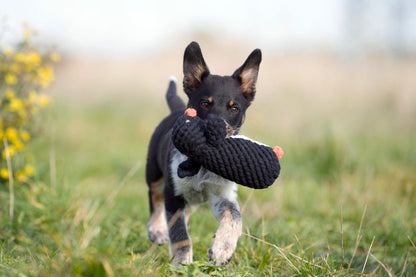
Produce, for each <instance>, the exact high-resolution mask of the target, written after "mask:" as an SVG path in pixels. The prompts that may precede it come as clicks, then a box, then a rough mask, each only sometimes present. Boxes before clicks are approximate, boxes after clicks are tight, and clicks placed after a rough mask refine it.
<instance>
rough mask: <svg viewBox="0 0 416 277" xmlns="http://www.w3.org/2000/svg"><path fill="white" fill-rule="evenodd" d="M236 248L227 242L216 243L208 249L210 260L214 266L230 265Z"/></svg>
mask: <svg viewBox="0 0 416 277" xmlns="http://www.w3.org/2000/svg"><path fill="white" fill-rule="evenodd" d="M234 250H235V247H233V246H231V245H230V244H229V243H227V242H222V243H219V242H214V243H213V244H212V246H211V248H210V249H208V257H209V260H210V261H212V262H213V264H214V265H217V266H222V265H226V264H228V263H229V262H230V261H231V259H232V257H233V254H234Z"/></svg>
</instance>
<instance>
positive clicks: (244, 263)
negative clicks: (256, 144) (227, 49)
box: [0, 92, 416, 276]
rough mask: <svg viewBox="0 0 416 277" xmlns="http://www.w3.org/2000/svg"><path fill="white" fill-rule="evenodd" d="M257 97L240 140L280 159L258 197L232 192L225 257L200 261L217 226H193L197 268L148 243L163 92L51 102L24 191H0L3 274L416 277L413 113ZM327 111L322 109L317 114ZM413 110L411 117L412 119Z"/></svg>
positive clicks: (390, 105)
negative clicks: (238, 233) (219, 261)
mask: <svg viewBox="0 0 416 277" xmlns="http://www.w3.org/2000/svg"><path fill="white" fill-rule="evenodd" d="M302 97H303V96H301V95H297V94H296V93H293V94H287V95H286V94H285V96H282V97H279V96H277V95H271V94H269V95H268V96H266V95H264V96H261V95H260V94H259V96H258V99H257V100H256V101H255V102H254V104H253V107H251V108H250V109H249V111H248V115H247V121H246V124H245V126H244V128H243V133H244V134H245V135H248V136H250V137H252V138H253V139H256V140H259V141H262V142H264V143H267V144H269V145H280V146H281V147H282V148H283V149H284V151H285V155H284V157H283V159H282V160H281V164H282V173H281V176H280V177H279V178H278V180H277V182H276V183H275V184H274V185H273V186H272V187H270V188H269V189H267V190H262V191H260V190H258V191H257V190H256V191H254V190H251V189H248V188H244V187H240V190H239V201H240V206H241V208H242V213H243V224H244V225H243V228H244V231H243V235H242V237H241V238H240V240H239V243H238V246H237V251H236V253H235V255H234V258H233V260H232V262H231V263H230V264H229V265H227V266H225V267H222V268H218V267H214V266H212V265H211V263H210V262H209V261H208V257H207V249H208V248H209V247H210V244H211V241H212V235H213V234H214V233H215V230H216V228H217V222H216V220H215V218H214V216H213V215H212V214H211V212H210V209H209V206H204V205H203V206H201V207H200V208H199V210H198V211H197V212H196V213H194V215H193V216H192V217H191V220H190V234H191V237H192V240H193V245H194V260H195V262H194V263H193V264H191V265H189V266H185V267H182V268H174V267H172V266H170V264H169V253H168V247H167V246H162V247H153V246H152V245H151V243H150V242H149V241H148V239H147V232H146V225H147V220H148V217H149V212H148V201H147V186H146V184H145V181H144V168H145V158H146V151H147V145H148V142H149V138H150V136H151V133H152V131H153V129H154V128H155V126H156V125H157V123H158V122H159V120H161V119H162V118H163V117H164V116H165V115H166V113H167V107H166V104H165V100H164V98H163V94H162V92H161V94H160V97H159V96H157V97H149V96H146V97H136V98H133V99H130V98H128V97H117V98H115V97H114V98H111V99H106V100H101V101H96V102H87V103H82V104H81V103H79V102H75V101H63V100H59V99H57V100H56V103H55V105H54V107H52V108H50V109H49V111H47V113H46V114H45V116H44V119H45V121H44V122H43V123H42V124H41V126H40V134H39V136H38V137H37V138H35V139H34V142H33V143H32V145H31V146H30V147H31V148H32V149H33V152H34V154H35V156H36V161H37V162H36V169H37V172H38V174H37V176H36V179H35V180H34V182H33V183H29V184H21V185H16V187H15V194H14V198H15V206H14V217H13V219H11V218H10V216H9V200H10V194H9V190H8V187H7V186H1V187H0V226H1V227H0V275H1V276H3V275H5V276H8V275H10V276H176V275H184V276H208V275H210V276H272V275H273V276H415V275H416V245H415V243H416V212H415V211H416V201H415V200H416V123H415V120H414V118H416V114H415V107H416V105H413V106H412V107H411V109H410V113H407V114H406V115H403V114H401V111H400V109H399V105H398V104H397V101H395V98H394V94H391V93H384V94H380V95H376V96H374V95H373V96H371V97H370V98H368V99H367V98H366V99H365V101H362V99H360V98H354V97H355V96H351V97H352V99H353V100H351V99H350V100H346V99H344V98H342V101H341V100H339V99H338V100H334V99H333V98H328V99H327V98H325V97H321V98H320V100H325V99H327V101H328V102H329V103H326V102H325V101H324V102H323V103H319V101H317V102H314V100H313V98H311V97H310V98H308V97H306V98H305V97H303V98H302ZM323 106H325V107H326V108H325V109H322V107H323ZM412 116H413V117H412Z"/></svg>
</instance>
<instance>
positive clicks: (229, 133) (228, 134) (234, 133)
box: [225, 122, 240, 138]
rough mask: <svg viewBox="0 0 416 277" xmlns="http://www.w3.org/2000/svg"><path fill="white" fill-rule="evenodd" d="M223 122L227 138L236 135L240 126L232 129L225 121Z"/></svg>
mask: <svg viewBox="0 0 416 277" xmlns="http://www.w3.org/2000/svg"><path fill="white" fill-rule="evenodd" d="M225 124H226V126H225V128H226V130H227V138H229V137H231V136H235V135H238V133H240V126H239V127H237V128H235V129H234V128H233V127H231V126H230V125H229V124H228V123H227V122H225Z"/></svg>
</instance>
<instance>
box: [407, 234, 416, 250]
mask: <svg viewBox="0 0 416 277" xmlns="http://www.w3.org/2000/svg"><path fill="white" fill-rule="evenodd" d="M407 238H408V239H409V240H410V243H411V244H412V245H413V248H414V249H415V250H416V245H415V243H414V242H413V240H412V239H411V238H410V236H409V235H408V236H407Z"/></svg>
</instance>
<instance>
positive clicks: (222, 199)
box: [146, 42, 261, 266]
mask: <svg viewBox="0 0 416 277" xmlns="http://www.w3.org/2000/svg"><path fill="white" fill-rule="evenodd" d="M260 62H261V51H260V50H259V49H256V50H254V51H253V52H252V53H251V54H250V56H249V57H248V58H247V60H246V61H245V62H244V64H243V65H242V66H241V67H240V68H238V69H237V70H236V71H235V72H234V73H233V75H231V76H218V75H212V74H210V72H209V69H208V67H207V65H206V64H205V61H204V58H203V56H202V53H201V49H200V47H199V45H198V43H196V42H192V43H191V44H189V45H188V47H187V48H186V50H185V54H184V61H183V73H184V78H183V88H184V91H185V93H186V94H187V96H188V98H189V102H188V104H187V105H185V103H184V102H183V101H182V100H181V99H180V98H179V96H178V95H177V94H176V82H175V81H174V80H171V81H170V83H169V88H168V92H167V95H166V98H167V101H168V105H169V108H170V110H171V114H170V115H169V116H168V117H166V118H165V119H164V120H163V121H162V122H161V123H160V124H159V126H158V127H157V128H156V130H155V132H154V133H153V136H152V138H151V141H150V145H149V151H148V156H147V164H146V182H147V184H148V186H149V202H150V220H149V223H148V235H149V239H150V240H151V241H152V243H155V244H158V245H162V244H165V243H166V242H167V241H168V240H169V250H170V254H171V256H172V257H173V264H174V265H175V266H180V265H181V264H189V263H191V262H192V243H191V238H190V237H189V234H188V231H187V222H188V219H189V216H190V214H191V212H192V210H194V209H195V207H197V206H198V205H199V204H201V203H204V202H209V203H210V205H211V210H212V212H213V214H214V215H215V217H216V218H217V220H218V221H219V223H220V226H219V228H218V229H217V231H216V233H215V235H214V241H213V243H212V245H211V248H210V249H209V250H208V255H209V259H210V260H212V261H213V262H214V263H215V264H216V265H223V264H226V263H227V262H229V261H230V260H231V258H232V256H233V253H234V251H235V248H236V246H237V241H238V238H239V237H240V235H241V232H242V218H241V214H240V208H239V205H238V202H237V184H236V183H235V182H232V181H229V180H227V179H225V178H223V177H221V176H218V175H216V174H214V173H212V172H210V171H208V170H207V169H205V168H203V167H201V169H200V170H199V172H198V173H197V174H195V175H194V176H189V177H184V178H180V177H179V176H178V173H177V170H178V166H179V164H181V163H182V162H183V161H185V160H186V159H187V157H186V156H185V155H183V154H181V153H180V152H179V151H178V150H177V149H176V148H175V147H174V146H173V144H172V141H171V129H172V126H173V124H174V123H175V121H176V119H177V118H178V117H179V116H180V115H182V114H183V113H184V111H185V109H186V108H187V107H188V108H194V109H195V110H196V111H197V115H198V116H199V117H200V118H201V119H202V120H207V119H209V118H210V117H211V116H216V117H218V116H219V117H221V118H222V119H223V120H224V121H225V123H226V126H227V133H228V136H233V135H237V134H238V132H239V130H240V127H241V125H242V124H243V122H244V119H245V112H246V109H247V108H248V107H249V106H250V104H251V102H252V101H253V99H254V95H255V93H256V87H255V85H256V81H257V74H258V71H259V65H260Z"/></svg>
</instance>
